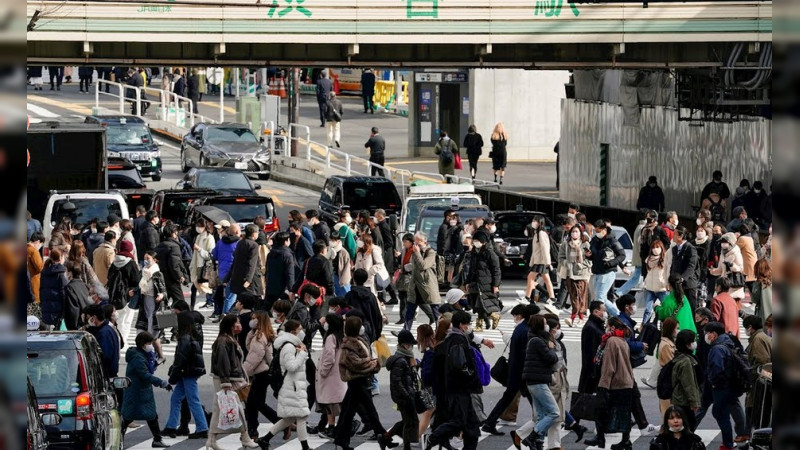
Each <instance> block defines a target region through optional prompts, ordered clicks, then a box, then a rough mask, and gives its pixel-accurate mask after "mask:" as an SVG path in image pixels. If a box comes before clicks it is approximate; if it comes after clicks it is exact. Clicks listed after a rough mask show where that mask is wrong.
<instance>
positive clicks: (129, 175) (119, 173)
mask: <svg viewBox="0 0 800 450" xmlns="http://www.w3.org/2000/svg"><path fill="white" fill-rule="evenodd" d="M108 185H109V187H111V188H112V189H137V188H140V187H142V186H143V185H144V181H143V180H142V175H141V174H140V173H139V170H138V169H136V168H135V167H132V168H130V169H112V170H109V171H108Z"/></svg>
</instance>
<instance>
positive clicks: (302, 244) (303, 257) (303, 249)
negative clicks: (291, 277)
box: [289, 222, 314, 278]
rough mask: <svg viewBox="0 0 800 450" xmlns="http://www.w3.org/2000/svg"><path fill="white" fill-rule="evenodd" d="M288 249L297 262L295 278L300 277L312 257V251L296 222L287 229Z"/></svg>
mask: <svg viewBox="0 0 800 450" xmlns="http://www.w3.org/2000/svg"><path fill="white" fill-rule="evenodd" d="M289 249H290V250H291V251H292V253H294V259H295V261H297V266H295V277H298V278H299V277H302V276H303V268H304V267H305V264H306V261H308V260H309V259H311V257H312V256H314V250H313V249H312V248H311V241H309V240H308V238H306V237H305V236H304V235H303V226H302V225H301V224H300V223H298V222H294V223H292V225H291V226H290V227H289Z"/></svg>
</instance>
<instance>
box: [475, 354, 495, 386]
mask: <svg viewBox="0 0 800 450" xmlns="http://www.w3.org/2000/svg"><path fill="white" fill-rule="evenodd" d="M472 354H473V355H474V356H475V372H477V374H478V380H480V382H481V386H488V385H489V383H491V382H492V367H491V366H489V363H487V362H486V359H484V358H483V354H482V353H481V351H480V350H478V349H477V348H475V347H472Z"/></svg>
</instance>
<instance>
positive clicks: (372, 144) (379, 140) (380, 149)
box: [364, 127, 386, 177]
mask: <svg viewBox="0 0 800 450" xmlns="http://www.w3.org/2000/svg"><path fill="white" fill-rule="evenodd" d="M364 148H368V149H369V162H371V163H373V164H377V165H379V166H383V165H384V164H385V163H386V140H384V139H383V136H381V133H380V130H379V129H378V127H372V130H371V131H370V135H369V139H368V140H367V142H366V143H365V144H364ZM369 172H370V176H372V177H375V176H381V177H383V176H385V174H384V172H383V169H379V168H377V167H375V166H370V171H369ZM379 174H380V175H379Z"/></svg>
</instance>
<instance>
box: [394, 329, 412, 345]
mask: <svg viewBox="0 0 800 450" xmlns="http://www.w3.org/2000/svg"><path fill="white" fill-rule="evenodd" d="M397 344H398V345H402V344H412V345H417V340H416V339H414V335H413V334H411V332H410V331H408V330H400V332H399V333H397Z"/></svg>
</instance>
